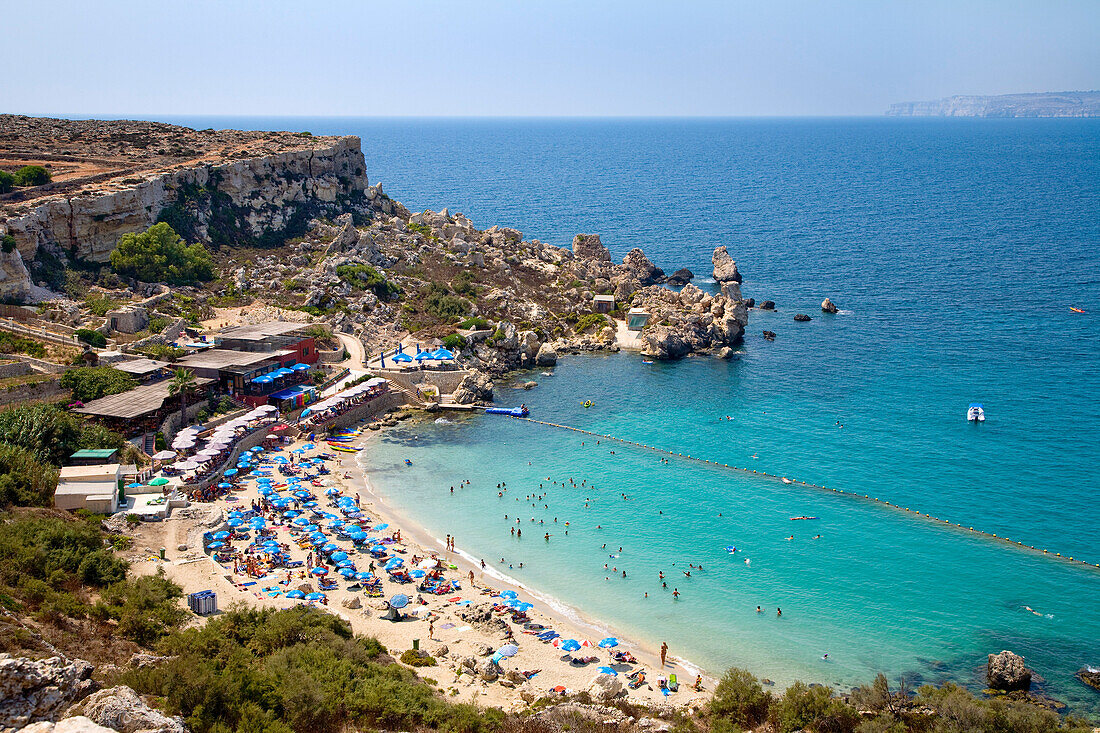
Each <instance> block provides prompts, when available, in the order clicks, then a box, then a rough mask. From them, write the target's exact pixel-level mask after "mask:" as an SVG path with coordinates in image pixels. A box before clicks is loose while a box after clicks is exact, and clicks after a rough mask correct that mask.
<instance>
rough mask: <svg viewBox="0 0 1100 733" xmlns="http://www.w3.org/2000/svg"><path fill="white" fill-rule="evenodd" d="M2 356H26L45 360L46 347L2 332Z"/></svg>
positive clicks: (25, 338)
mask: <svg viewBox="0 0 1100 733" xmlns="http://www.w3.org/2000/svg"><path fill="white" fill-rule="evenodd" d="M0 354H26V355H27V356H33V357H35V358H36V359H44V358H45V357H46V347H45V346H43V345H42V344H41V343H39V342H38V341H35V340H34V339H29V338H27V337H25V336H16V335H15V334H14V333H10V332H8V331H0Z"/></svg>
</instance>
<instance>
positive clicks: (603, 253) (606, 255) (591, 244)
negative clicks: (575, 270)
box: [573, 234, 611, 262]
mask: <svg viewBox="0 0 1100 733" xmlns="http://www.w3.org/2000/svg"><path fill="white" fill-rule="evenodd" d="M573 257H574V258H576V259H578V260H596V261H598V262H611V252H610V251H609V250H608V249H607V247H605V246H603V242H601V241H600V235H599V234H578V235H577V236H575V237H573Z"/></svg>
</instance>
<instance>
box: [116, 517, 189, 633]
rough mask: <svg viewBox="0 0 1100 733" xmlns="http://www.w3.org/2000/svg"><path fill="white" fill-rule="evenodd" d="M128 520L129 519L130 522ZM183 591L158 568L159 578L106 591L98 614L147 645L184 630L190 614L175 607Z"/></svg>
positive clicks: (144, 578)
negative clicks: (170, 633)
mask: <svg viewBox="0 0 1100 733" xmlns="http://www.w3.org/2000/svg"><path fill="white" fill-rule="evenodd" d="M128 518H129V517H127V519H128ZM182 596H183V590H182V589H181V588H180V587H179V586H178V585H176V584H175V583H173V582H172V581H171V580H169V579H168V578H167V577H165V575H164V569H163V568H158V569H157V574H156V575H145V576H141V577H138V578H134V579H133V580H120V581H119V582H116V583H113V584H111V585H110V586H108V587H107V589H106V590H105V591H104V592H103V594H102V596H101V598H100V601H99V603H98V604H97V609H96V613H97V615H99V616H100V617H101V618H110V619H116V620H117V621H118V632H119V633H120V634H121V635H122V636H124V637H126V638H127V639H130V640H131V641H136V642H137V643H138V644H142V645H145V646H148V645H150V644H153V643H155V642H157V641H158V640H160V639H161V637H163V636H165V635H166V634H168V633H169V632H171V631H174V630H176V629H178V628H179V627H181V626H182V625H183V623H184V622H185V621H186V620H187V619H188V617H189V616H190V614H189V613H188V612H187V611H185V610H184V609H182V608H180V607H179V606H178V605H177V604H176V599H177V598H180V597H182Z"/></svg>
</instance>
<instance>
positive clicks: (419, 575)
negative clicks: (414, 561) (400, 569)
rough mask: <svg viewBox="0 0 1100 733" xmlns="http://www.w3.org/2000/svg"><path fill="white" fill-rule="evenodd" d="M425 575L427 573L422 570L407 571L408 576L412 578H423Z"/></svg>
mask: <svg viewBox="0 0 1100 733" xmlns="http://www.w3.org/2000/svg"><path fill="white" fill-rule="evenodd" d="M425 575H427V573H425V572H424V571H423V570H410V571H409V576H410V577H412V578H423V577H424V576H425Z"/></svg>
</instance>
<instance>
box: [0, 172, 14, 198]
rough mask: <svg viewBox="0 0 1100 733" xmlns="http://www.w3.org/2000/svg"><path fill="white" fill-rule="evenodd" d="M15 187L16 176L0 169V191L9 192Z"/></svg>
mask: <svg viewBox="0 0 1100 733" xmlns="http://www.w3.org/2000/svg"><path fill="white" fill-rule="evenodd" d="M13 188H15V176H13V175H12V174H11V173H8V172H7V171H0V193H8V192H9V191H11V190H12V189H13Z"/></svg>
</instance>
